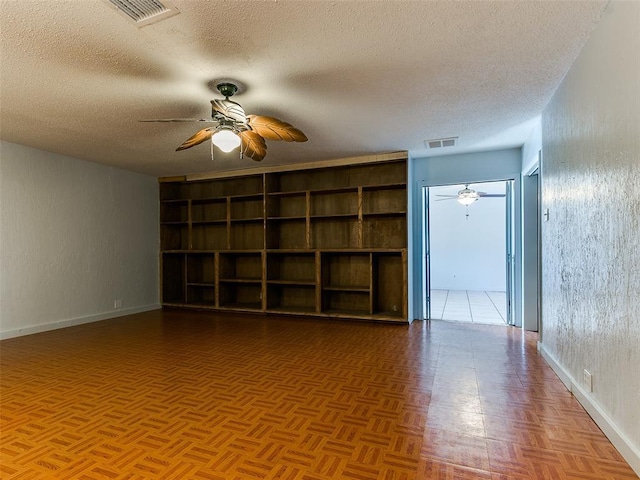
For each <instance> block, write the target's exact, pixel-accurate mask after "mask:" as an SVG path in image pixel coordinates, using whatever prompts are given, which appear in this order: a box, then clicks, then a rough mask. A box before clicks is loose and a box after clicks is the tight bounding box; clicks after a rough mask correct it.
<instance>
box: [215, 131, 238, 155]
mask: <svg viewBox="0 0 640 480" xmlns="http://www.w3.org/2000/svg"><path fill="white" fill-rule="evenodd" d="M211 141H212V142H213V144H214V145H215V146H216V147H218V148H219V149H220V150H222V151H223V152H230V151H231V150H233V149H234V148H238V147H239V146H240V137H239V136H238V135H236V134H235V133H233V131H231V130H227V129H224V130H220V131H218V132H216V133H214V134H213V136H212V137H211Z"/></svg>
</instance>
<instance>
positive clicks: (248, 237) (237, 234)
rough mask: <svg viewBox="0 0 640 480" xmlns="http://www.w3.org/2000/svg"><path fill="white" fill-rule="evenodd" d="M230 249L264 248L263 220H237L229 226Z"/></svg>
mask: <svg viewBox="0 0 640 480" xmlns="http://www.w3.org/2000/svg"><path fill="white" fill-rule="evenodd" d="M229 228H230V233H229V247H230V249H231V250H259V249H262V248H264V220H263V219H260V220H259V221H243V222H241V221H237V222H233V223H232V224H231V225H230V226H229Z"/></svg>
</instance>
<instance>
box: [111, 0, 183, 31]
mask: <svg viewBox="0 0 640 480" xmlns="http://www.w3.org/2000/svg"><path fill="white" fill-rule="evenodd" d="M104 1H105V2H106V3H107V4H108V5H110V6H111V7H113V8H115V9H116V10H117V11H118V12H119V13H120V14H121V15H123V16H124V17H125V18H127V19H128V20H129V21H130V22H132V23H133V24H134V25H136V26H137V27H144V26H145V25H149V24H151V23H156V22H159V21H160V20H164V19H165V18H168V17H171V16H173V15H176V14H178V13H180V11H179V10H178V9H177V8H176V7H174V6H173V5H171V3H169V2H168V1H167V0H162V2H160V1H159V0H104Z"/></svg>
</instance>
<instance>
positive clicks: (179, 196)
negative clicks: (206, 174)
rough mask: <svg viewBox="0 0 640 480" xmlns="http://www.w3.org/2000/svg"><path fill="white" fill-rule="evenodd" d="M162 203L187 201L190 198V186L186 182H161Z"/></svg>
mask: <svg viewBox="0 0 640 480" xmlns="http://www.w3.org/2000/svg"><path fill="white" fill-rule="evenodd" d="M159 188H160V201H161V202H164V201H172V200H186V199H187V198H190V197H189V184H188V183H186V182H160V184H159Z"/></svg>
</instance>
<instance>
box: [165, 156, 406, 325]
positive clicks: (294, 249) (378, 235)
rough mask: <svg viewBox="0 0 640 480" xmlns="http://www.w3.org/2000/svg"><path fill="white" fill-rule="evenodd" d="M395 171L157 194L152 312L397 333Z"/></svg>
mask: <svg viewBox="0 0 640 480" xmlns="http://www.w3.org/2000/svg"><path fill="white" fill-rule="evenodd" d="M406 169H407V165H406V160H405V159H404V158H401V157H399V158H398V159H397V160H389V161H385V162H374V163H370V164H368V163H360V164H354V165H340V166H333V167H321V166H318V167H314V168H304V169H299V170H291V169H283V170H282V171H267V172H265V173H259V174H244V173H242V174H240V175H236V176H228V177H225V176H221V175H216V176H215V178H211V179H210V180H206V179H202V178H201V177H200V178H198V180H194V181H187V180H181V181H173V180H172V181H164V182H161V183H160V236H161V238H160V241H161V249H162V254H161V264H162V288H161V291H162V303H163V305H165V306H174V307H190V308H203V309H209V310H217V311H225V310H229V311H259V312H266V313H281V314H285V313H286V314H293V315H306V316H309V315H315V316H319V317H340V318H354V319H359V320H362V319H368V320H376V321H391V322H402V321H407V314H408V312H407V304H408V301H407V276H408V274H407V170H406Z"/></svg>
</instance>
